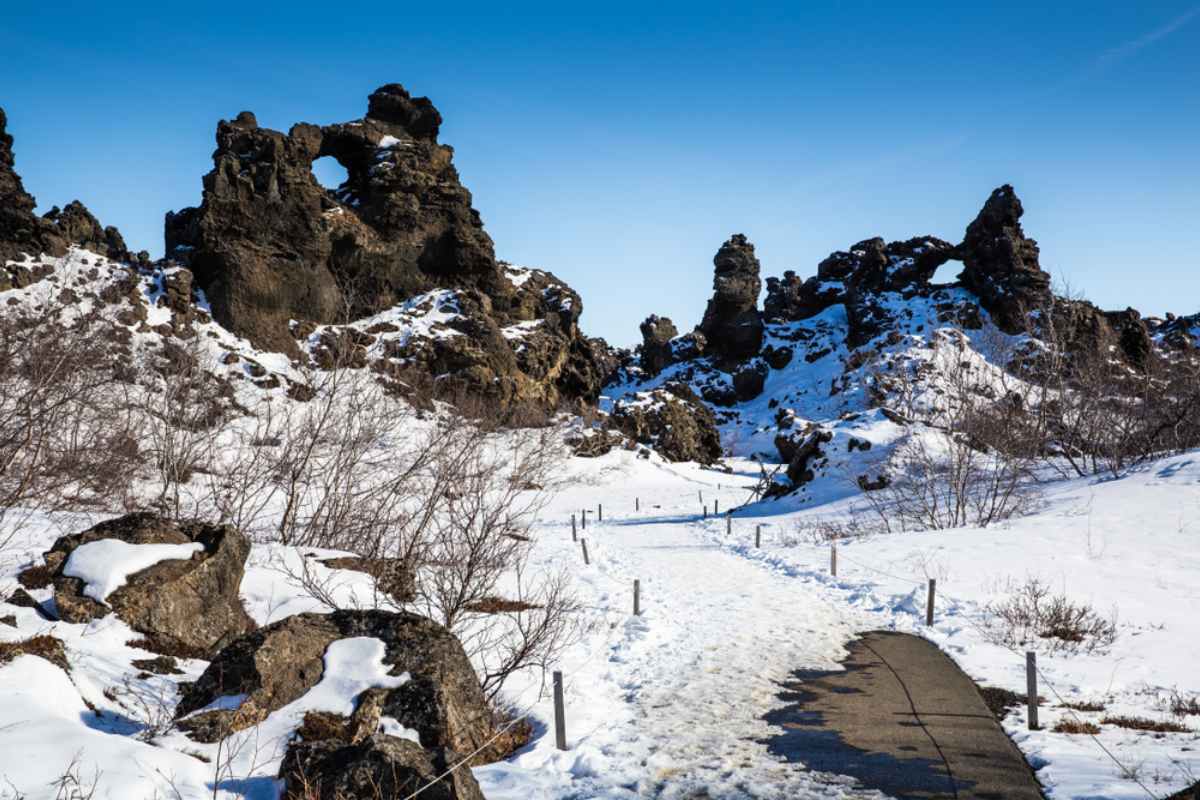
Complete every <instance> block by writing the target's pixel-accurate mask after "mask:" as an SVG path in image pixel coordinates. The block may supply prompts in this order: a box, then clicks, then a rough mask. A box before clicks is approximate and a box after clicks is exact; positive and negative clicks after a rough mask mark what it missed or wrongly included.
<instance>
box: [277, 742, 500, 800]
mask: <svg viewBox="0 0 1200 800" xmlns="http://www.w3.org/2000/svg"><path fill="white" fill-rule="evenodd" d="M456 763H457V762H456V759H455V754H454V753H453V752H452V751H448V750H446V749H445V748H438V749H436V750H432V751H430V750H426V749H424V748H422V747H421V746H420V745H418V744H416V743H415V742H411V741H408V740H407V739H400V738H397V737H394V736H387V735H385V734H381V733H377V734H374V735H372V736H370V737H369V738H367V739H364V740H362V741H359V742H347V741H345V740H342V739H337V738H333V739H320V740H317V741H304V740H299V741H294V742H292V743H291V744H289V745H288V750H287V754H286V756H285V757H284V759H283V764H282V765H281V766H280V770H279V777H280V778H281V779H282V780H283V784H284V791H283V797H284V800H346V798H352V797H363V798H369V797H397V798H398V797H409V796H411V795H413V794H415V793H417V792H420V793H421V797H422V798H430V800H484V797H483V792H482V791H480V789H479V784H478V783H477V782H476V780H475V776H474V775H472V774H471V770H469V769H456V770H454V771H453V772H451V773H450V774H449V775H445V776H444V777H442V776H443V773H445V772H446V771H447V770H448V769H449V768H450V767H452V766H454V765H455V764H456Z"/></svg>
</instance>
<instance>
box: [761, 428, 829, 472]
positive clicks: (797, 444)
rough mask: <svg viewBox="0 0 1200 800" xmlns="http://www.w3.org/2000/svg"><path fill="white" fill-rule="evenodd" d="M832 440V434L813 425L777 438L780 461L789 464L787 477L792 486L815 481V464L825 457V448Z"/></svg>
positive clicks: (776, 444) (776, 445) (776, 443)
mask: <svg viewBox="0 0 1200 800" xmlns="http://www.w3.org/2000/svg"><path fill="white" fill-rule="evenodd" d="M832 440H833V434H832V433H831V432H829V431H827V430H823V429H821V428H818V427H816V426H812V425H809V426H806V427H805V428H804V429H803V430H801V431H797V432H791V433H787V434H780V435H779V436H776V437H775V447H776V449H778V450H779V457H780V459H781V460H782V461H783V463H785V464H787V476H788V480H790V481H791V482H792V486H801V485H803V484H806V483H809V482H810V481H812V480H813V478H814V477H815V475H814V472H813V464H814V462H816V461H817V460H819V459H820V458H821V457H822V456H823V455H824V451H823V449H822V448H823V446H824V445H826V444H828V443H829V442H830V441H832Z"/></svg>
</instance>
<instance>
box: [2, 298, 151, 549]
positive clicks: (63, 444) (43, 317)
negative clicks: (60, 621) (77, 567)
mask: <svg viewBox="0 0 1200 800" xmlns="http://www.w3.org/2000/svg"><path fill="white" fill-rule="evenodd" d="M104 333H105V329H104V328H103V326H102V325H98V324H97V323H96V322H95V320H92V319H89V318H86V317H78V316H73V315H72V314H71V313H70V309H69V307H66V306H64V305H62V304H60V303H57V302H55V301H51V300H47V301H46V302H45V303H43V304H41V305H38V306H36V307H31V308H28V309H26V308H21V307H18V308H16V309H12V308H8V309H5V312H4V314H2V315H0V550H2V549H3V547H4V546H5V545H7V544H10V543H11V541H12V539H13V537H14V536H16V535H17V533H18V532H19V531H20V530H21V529H22V528H23V527H24V525H25V524H27V522H28V520H29V519H30V517H31V515H33V514H36V513H43V514H47V513H53V512H57V511H63V510H68V509H74V508H78V507H80V506H88V505H97V504H99V505H105V504H111V503H112V501H113V499H114V498H120V497H122V496H123V495H124V494H125V493H126V492H127V490H128V488H129V485H130V483H129V476H130V474H131V472H132V471H133V470H132V467H131V465H132V464H134V463H135V462H136V460H137V458H138V454H137V448H136V444H135V440H134V438H133V437H132V436H131V435H130V431H129V428H128V427H127V426H126V425H125V424H124V420H123V418H122V415H121V414H120V413H119V412H118V411H117V409H116V407H115V405H114V402H113V401H114V392H113V388H114V386H115V385H116V380H115V375H114V363H115V359H116V357H117V355H116V353H115V350H116V344H115V343H114V342H113V341H112V340H111V338H110V337H107V336H105V335H104Z"/></svg>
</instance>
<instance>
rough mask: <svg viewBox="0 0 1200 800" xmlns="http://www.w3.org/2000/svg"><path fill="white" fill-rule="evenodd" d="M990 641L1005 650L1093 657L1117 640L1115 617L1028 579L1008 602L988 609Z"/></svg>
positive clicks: (987, 627)
mask: <svg viewBox="0 0 1200 800" xmlns="http://www.w3.org/2000/svg"><path fill="white" fill-rule="evenodd" d="M985 611H986V612H987V614H988V621H987V623H986V630H987V632H988V634H989V640H990V641H992V642H994V643H996V644H1000V645H1003V646H1005V647H1030V646H1037V645H1040V646H1042V647H1044V648H1045V649H1047V650H1049V652H1051V653H1057V652H1067V653H1076V652H1084V653H1091V652H1094V651H1096V650H1104V649H1107V648H1108V647H1111V646H1112V644H1113V643H1114V642H1115V641H1116V639H1117V620H1116V614H1115V613H1114V614H1113V615H1112V616H1110V617H1103V616H1101V615H1100V614H1099V613H1097V612H1096V610H1095V609H1093V608H1092V607H1091V606H1090V605H1087V604H1083V603H1075V602H1073V601H1072V600H1070V599H1069V598H1068V597H1067V596H1066V595H1063V594H1054V593H1053V592H1052V591H1051V590H1050V588H1049V587H1048V586H1046V584H1044V583H1042V582H1041V581H1040V580H1038V579H1037V578H1029V579H1028V580H1027V581H1026V582H1025V583H1024V584H1023V585H1022V586H1020V587H1019V588H1018V589H1017V590H1016V591H1015V592H1014V593H1013V594H1012V595H1010V596H1009V597H1008V598H1007V599H1006V600H1003V601H1001V602H998V603H989V604H988V605H987V606H985Z"/></svg>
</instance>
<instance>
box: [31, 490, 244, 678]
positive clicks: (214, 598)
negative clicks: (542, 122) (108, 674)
mask: <svg viewBox="0 0 1200 800" xmlns="http://www.w3.org/2000/svg"><path fill="white" fill-rule="evenodd" d="M101 539H118V540H120V541H123V542H127V543H129V544H191V543H193V542H198V543H200V544H202V545H203V546H204V550H203V551H201V552H199V553H197V554H195V555H194V556H193V557H192V558H191V559H189V560H186V561H185V560H170V561H161V562H159V563H158V564H155V565H154V566H152V567H149V568H147V569H144V570H141V571H140V572H136V573H134V574H133V575H131V576H129V578H128V580H127V581H126V582H125V585H124V586H121V587H120V588H118V589H117V590H116V591H114V592H113V593H112V594H111V595H109V597H108V599H107V601H106V603H103V604H102V603H98V602H96V601H95V600H93V599H92V598H90V597H88V596H86V595H85V594H84V593H83V589H84V586H85V585H84V583H83V581H81V580H79V579H78V578H71V577H67V576H66V575H63V569H64V568H65V566H66V564H67V561H68V559H69V558H70V556H71V553H72V552H74V550H75V549H76V548H77V547H79V546H80V545H83V544H87V543H89V542H95V541H99V540H101ZM249 553H250V542H249V540H248V539H246V537H245V536H243V535H242V534H241V533H240V532H239V531H238V530H237V529H235V528H233V527H231V526H229V525H208V524H205V523H201V522H176V521H174V520H170V519H167V518H165V517H159V516H156V515H154V514H149V513H137V514H127V515H126V516H124V517H118V518H117V519H112V520H108V521H106V522H101V523H100V524H99V525H96V526H94V527H92V528H89V529H88V530H86V531H84V532H83V533H77V534H73V535H71V536H63V537H62V538H60V539H58V540H57V541H56V542H55V543H54V546H53V547H51V548H50V550H48V551H47V552H46V554H45V560H46V565H47V567H49V568H50V569H51V570H53V576H54V577H53V581H54V603H55V606H56V607H57V609H58V614H59V616H60V617H61V618H62V619H64V620H66V621H67V622H75V623H83V622H89V621H91V620H93V619H97V618H100V617H104V616H107V615H108V614H109V613H114V614H116V615H117V616H118V617H120V618H121V619H122V620H124V621H125V622H126V623H127V624H128V625H129V626H130V627H131V628H133V629H134V630H135V631H138V632H140V633H142V634H145V636H146V639H147V641H148V642H149V644H150V645H151V646H153V647H154V648H155V649H156V650H159V651H161V652H166V653H168V654H174V653H179V654H183V655H187V656H189V657H200V658H203V657H207V656H210V655H212V653H214V652H215V651H216V650H217V649H218V648H219V647H220V646H221V645H223V644H224V643H225V642H227V641H230V640H232V639H234V638H236V637H237V636H240V635H242V634H244V633H246V632H247V631H250V630H253V629H254V621H253V620H252V619H250V617H249V615H247V614H246V611H245V609H244V608H243V607H242V601H241V598H240V597H239V590H240V588H241V583H242V575H243V573H244V571H245V564H246V557H247V556H248V555H249Z"/></svg>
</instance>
